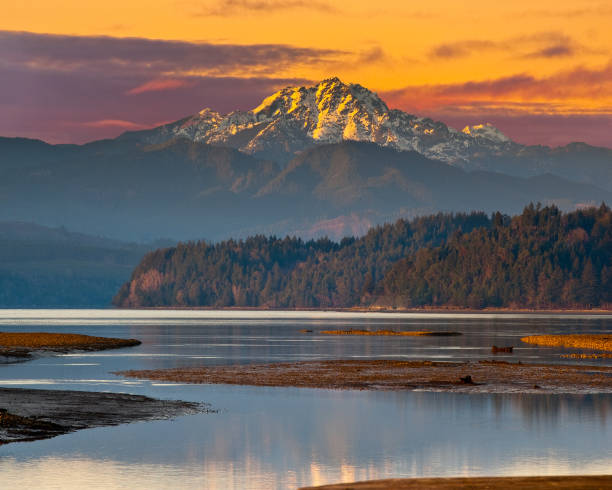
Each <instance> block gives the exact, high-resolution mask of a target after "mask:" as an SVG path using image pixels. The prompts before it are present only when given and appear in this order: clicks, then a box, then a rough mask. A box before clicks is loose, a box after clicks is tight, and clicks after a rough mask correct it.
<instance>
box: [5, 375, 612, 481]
mask: <svg viewBox="0 0 612 490" xmlns="http://www.w3.org/2000/svg"><path fill="white" fill-rule="evenodd" d="M164 389H165V390H169V391H166V392H167V393H171V394H173V395H175V396H173V397H182V398H188V399H195V398H197V397H200V398H201V399H205V400H207V401H210V402H212V403H213V404H214V405H215V407H216V408H220V409H221V411H220V413H218V414H202V415H196V416H189V417H181V418H179V419H177V420H175V421H172V422H167V421H160V422H149V423H137V424H130V425H126V426H122V427H115V428H109V429H94V430H90V431H82V432H79V433H75V434H71V435H68V436H63V437H60V438H56V439H52V440H48V441H41V442H37V443H36V444H19V445H11V446H5V447H4V448H3V454H4V456H3V457H0V471H1V472H2V476H3V481H5V482H9V483H10V482H17V481H24V482H31V483H32V486H34V484H37V483H40V482H41V481H47V482H52V481H54V480H59V479H60V478H61V475H59V474H58V472H59V470H58V468H62V467H64V468H65V467H66V466H65V465H70V466H69V467H70V468H71V471H74V472H76V473H78V472H82V473H83V474H75V477H74V479H72V477H71V482H77V483H76V484H83V482H87V484H88V485H91V484H92V483H91V482H89V481H88V479H90V480H95V472H97V471H101V472H102V473H104V475H101V479H100V480H99V481H98V482H94V483H96V484H95V485H93V487H94V488H97V487H106V488H128V487H129V488H168V486H169V485H168V482H172V481H173V479H175V480H174V484H172V485H170V486H171V487H172V486H174V485H175V484H176V482H180V485H181V487H182V488H241V489H249V488H253V489H259V488H266V489H269V488H295V487H297V486H301V485H309V484H315V483H316V484H322V483H329V482H339V481H354V480H357V479H373V478H389V477H399V476H404V477H411V476H412V477H416V476H435V475H445V476H451V475H455V476H458V475H525V474H572V473H585V474H586V473H592V474H596V473H604V472H606V471H609V468H610V467H612V454H611V452H610V446H609V441H610V438H611V437H612V428H611V427H610V424H609V423H608V419H609V416H610V412H611V410H612V396H611V395H599V396H593V395H588V396H559V395H518V396H517V395H467V394H463V395H458V394H452V393H400V392H392V393H387V392H345V391H328V390H309V389H302V390H300V389H290V388H262V389H261V388H248V387H228V386H216V387H214V386H212V387H211V386H208V387H206V386H200V387H194V386H171V387H166V388H164ZM49 458H52V459H53V460H54V461H55V462H56V463H57V465H58V466H54V465H49V464H48V462H49ZM107 465H108V469H109V471H106V470H104V468H105V467H106V466H107ZM98 466H99V468H97V467H98ZM43 471H44V472H47V473H40V472H43ZM141 471H142V472H144V473H143V474H142V475H141V474H140V472H141ZM92 472H93V473H92ZM12 478H15V480H11V479H12ZM18 478H19V479H20V480H17V479H18ZM45 479H46V480H45ZM29 486H30V485H29V484H28V487H29ZM37 486H38V487H40V485H38V484H37ZM43 487H44V488H48V486H47V487H46V486H45V485H43ZM62 488H64V487H62Z"/></svg>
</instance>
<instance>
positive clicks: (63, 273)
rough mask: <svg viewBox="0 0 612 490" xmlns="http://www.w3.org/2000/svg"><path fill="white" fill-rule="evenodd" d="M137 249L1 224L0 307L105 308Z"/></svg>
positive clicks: (139, 248)
mask: <svg viewBox="0 0 612 490" xmlns="http://www.w3.org/2000/svg"><path fill="white" fill-rule="evenodd" d="M162 245H169V243H168V242H166V243H165V244H164V243H155V244H149V245H141V244H135V243H125V242H120V241H117V240H109V239H105V238H100V237H95V236H88V235H83V234H81V233H71V232H69V231H67V230H66V229H64V228H48V227H45V226H39V225H35V224H32V223H23V222H0V307H2V308H7V307H8V308H21V307H28V308H31V307H41V306H44V307H65V306H73V307H74V306H80V307H83V306H98V307H100V306H108V304H109V302H110V299H111V297H112V296H113V295H114V294H115V292H116V290H117V288H118V287H119V286H120V285H121V284H122V283H123V282H125V281H126V280H127V279H128V278H129V276H130V273H131V271H132V269H133V267H134V266H135V265H136V264H137V263H138V262H139V260H140V259H141V257H142V256H143V255H144V254H145V253H146V252H147V251H149V250H151V249H153V248H156V247H158V246H162Z"/></svg>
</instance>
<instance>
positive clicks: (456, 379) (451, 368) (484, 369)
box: [114, 360, 612, 393]
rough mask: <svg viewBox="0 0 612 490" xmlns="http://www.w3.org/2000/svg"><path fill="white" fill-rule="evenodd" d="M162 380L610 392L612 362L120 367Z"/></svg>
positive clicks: (357, 387)
mask: <svg viewBox="0 0 612 490" xmlns="http://www.w3.org/2000/svg"><path fill="white" fill-rule="evenodd" d="M114 374H118V375H122V376H126V377H131V378H139V379H148V380H155V381H165V382H179V383H199V384H230V385H250V386H276V387H297V388H323V389H354V390H427V391H458V392H474V393H478V392H483V393H529V392H537V393H612V367H607V366H578V365H558V364H554V365H552V364H525V363H521V362H520V361H519V362H505V361H489V360H482V361H473V362H435V361H397V360H326V361H302V362H293V363H273V364H247V365H230V366H201V367H185V368H174V369H157V370H139V371H120V372H116V373H114Z"/></svg>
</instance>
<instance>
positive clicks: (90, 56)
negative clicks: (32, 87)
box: [0, 31, 347, 76]
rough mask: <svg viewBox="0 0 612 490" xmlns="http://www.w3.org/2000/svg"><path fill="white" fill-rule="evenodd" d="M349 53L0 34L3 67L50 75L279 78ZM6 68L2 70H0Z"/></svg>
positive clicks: (324, 50)
mask: <svg viewBox="0 0 612 490" xmlns="http://www.w3.org/2000/svg"><path fill="white" fill-rule="evenodd" d="M345 54H347V53H345V52H341V51H337V50H332V49H311V48H300V47H295V46H289V45H283V44H255V45H234V44H211V43H191V42H184V41H166V40H155V39H143V38H114V37H88V36H60V35H50V34H34V33H30V32H13V31H0V60H1V63H2V64H3V65H5V66H6V65H28V66H38V67H39V68H41V69H43V68H44V69H49V70H65V71H75V70H82V69H85V70H89V71H97V72H100V73H104V74H105V75H107V74H109V71H110V73H111V74H112V72H113V71H123V70H127V69H129V70H131V71H140V72H142V71H146V72H150V73H155V74H156V75H158V76H159V75H160V74H176V73H182V74H184V73H188V72H193V71H200V72H202V71H203V72H206V73H207V74H211V73H218V74H221V73H227V72H228V71H234V70H238V71H242V72H245V71H246V72H249V71H250V72H252V73H259V74H266V73H278V72H279V71H280V70H283V69H286V68H288V67H290V66H294V65H298V64H312V63H318V62H331V61H333V60H335V59H337V58H338V57H340V56H343V55H345ZM0 67H1V65H0Z"/></svg>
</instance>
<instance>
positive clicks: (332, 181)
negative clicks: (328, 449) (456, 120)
mask: <svg viewBox="0 0 612 490" xmlns="http://www.w3.org/2000/svg"><path fill="white" fill-rule="evenodd" d="M6 148H8V149H9V150H10V151H7V152H5V151H4V150H5V149H6ZM19 148H21V149H19ZM0 155H1V156H2V157H1V158H2V161H0V220H4V221H26V222H35V223H40V224H42V225H46V226H51V227H60V226H65V227H67V228H69V229H71V230H78V231H80V232H82V233H86V234H91V235H102V236H108V237H112V238H114V239H118V240H123V241H125V240H128V241H139V242H143V241H151V240H155V239H156V238H159V237H170V238H172V239H174V240H179V239H181V240H186V239H200V238H206V239H207V240H220V239H223V238H226V237H229V236H235V237H245V236H248V235H253V234H258V233H263V234H278V235H285V234H290V235H298V236H302V237H305V238H309V237H320V236H326V235H327V236H330V237H332V238H334V239H339V238H341V237H342V236H343V235H345V234H358V235H361V234H363V233H365V232H366V231H367V229H368V228H369V227H371V226H373V225H376V224H378V223H382V222H388V221H393V220H395V219H397V218H400V217H414V216H419V215H426V214H431V213H435V212H438V211H444V212H449V211H470V210H484V211H486V212H492V211H494V210H501V211H502V212H505V213H516V212H519V211H520V210H521V209H522V207H523V206H524V205H525V203H527V202H531V201H533V202H536V201H540V202H543V203H545V204H556V205H558V206H560V207H561V208H562V209H564V210H572V209H575V207H577V206H581V205H592V204H597V203H599V202H602V201H606V202H612V192H608V191H605V190H603V189H601V188H598V187H595V186H593V185H590V184H580V183H576V182H570V181H567V180H564V179H562V178H560V177H558V176H554V175H551V174H543V175H539V176H536V177H531V178H521V177H512V176H508V175H503V174H500V173H493V172H486V171H476V172H471V173H470V172H467V171H465V170H462V169H461V168H458V167H456V166H451V165H448V164H446V163H443V162H440V161H437V160H431V159H427V158H426V157H424V156H423V155H421V154H419V153H418V152H415V151H397V150H395V149H392V148H387V147H382V146H380V145H377V144H374V143H364V142H356V141H344V142H341V143H334V144H329V145H319V146H315V147H313V148H310V149H307V150H305V151H303V152H302V153H300V154H298V155H297V156H295V157H294V158H293V159H292V160H291V161H290V162H289V163H288V165H287V166H286V167H285V168H284V169H282V170H281V169H280V167H279V166H278V164H277V163H276V162H273V161H269V160H260V159H257V158H255V157H253V156H250V155H248V154H245V153H243V152H240V151H238V150H236V149H232V148H221V147H215V146H211V145H209V144H204V143H197V142H194V141H190V140H186V139H177V140H171V141H167V142H165V143H160V144H155V145H151V144H145V143H143V142H142V141H140V140H138V139H129V138H119V139H115V140H103V141H97V142H94V143H90V144H87V145H82V146H76V145H59V146H53V145H46V144H44V143H41V142H38V141H35V140H25V139H10V138H0ZM5 155H10V158H8V159H7V158H5Z"/></svg>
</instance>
